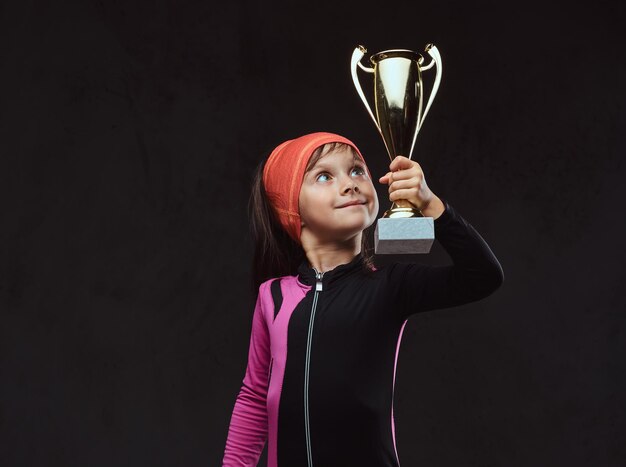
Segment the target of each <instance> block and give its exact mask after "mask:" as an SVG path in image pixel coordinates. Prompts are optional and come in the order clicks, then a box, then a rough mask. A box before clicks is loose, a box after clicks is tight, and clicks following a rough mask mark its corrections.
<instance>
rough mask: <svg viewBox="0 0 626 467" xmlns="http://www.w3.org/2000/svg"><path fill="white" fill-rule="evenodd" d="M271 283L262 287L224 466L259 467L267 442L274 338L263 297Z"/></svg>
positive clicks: (253, 318) (258, 297)
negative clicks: (271, 350)
mask: <svg viewBox="0 0 626 467" xmlns="http://www.w3.org/2000/svg"><path fill="white" fill-rule="evenodd" d="M266 288H267V282H264V283H263V284H261V286H260V287H259V294H258V296H257V301H256V305H255V307H254V316H253V317H252V332H251V335H250V348H249V351H248V366H247V368H246V373H245V376H244V378H243V384H242V385H241V390H240V391H239V394H238V395H237V399H236V401H235V406H234V408H233V413H232V416H231V419H230V427H229V429H228V437H227V438H226V449H225V451H224V460H223V463H222V467H234V466H238V467H239V466H256V465H257V463H258V461H259V457H261V453H262V452H263V447H264V446H265V442H266V439H267V406H266V398H267V386H268V374H269V364H270V339H269V332H268V329H267V323H266V321H265V318H264V316H263V308H262V306H261V301H262V300H261V297H262V294H263V293H264V292H266Z"/></svg>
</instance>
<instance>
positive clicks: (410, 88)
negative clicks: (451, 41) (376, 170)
mask: <svg viewBox="0 0 626 467" xmlns="http://www.w3.org/2000/svg"><path fill="white" fill-rule="evenodd" d="M425 51H426V52H427V53H428V54H429V55H430V57H431V61H430V63H429V64H428V65H426V66H422V64H423V63H424V57H423V56H422V54H420V53H418V52H414V51H412V50H407V49H393V50H385V51H382V52H378V53H376V54H374V55H372V56H371V57H370V63H371V65H372V67H367V66H365V65H363V64H362V63H361V59H362V58H363V56H364V55H365V53H366V52H367V49H366V48H365V47H363V46H361V45H359V46H358V47H356V48H355V49H354V52H353V53H352V60H351V72H352V80H353V82H354V86H355V88H356V90H357V92H358V94H359V96H360V97H361V100H362V101H363V104H365V108H366V109H367V111H368V113H369V114H370V117H372V120H373V121H374V124H375V125H376V128H378V131H379V133H380V135H381V137H382V139H383V142H384V143H385V148H386V149H387V153H388V154H389V158H390V159H391V160H393V159H394V158H395V157H396V156H399V155H402V156H404V157H407V158H409V159H410V158H411V154H412V153H413V148H414V146H415V140H416V138H417V134H418V132H419V131H420V128H421V126H422V123H423V121H424V118H425V117H426V114H427V113H428V110H429V109H430V106H431V104H432V101H433V99H434V97H435V95H436V94H437V89H438V88H439V83H440V81H441V72H442V64H441V56H440V55H439V51H438V50H437V47H435V46H434V45H433V44H428V45H427V46H426V48H425ZM433 66H435V69H436V75H435V79H434V82H433V87H432V89H431V92H430V96H429V99H428V103H427V104H426V107H425V108H424V109H423V110H422V108H423V101H424V89H423V83H422V71H425V70H428V69H430V68H432V67H433ZM357 67H358V68H361V69H362V70H363V71H365V72H367V73H372V74H373V75H374V108H375V110H376V115H375V116H374V113H373V112H372V109H371V108H370V105H369V103H368V101H367V99H366V98H365V94H364V93H363V90H362V88H361V84H360V82H359V77H358V74H357V70H358V69H357ZM434 239H435V228H434V222H433V218H432V217H424V216H423V215H422V213H421V212H420V211H419V210H418V209H417V208H416V207H415V206H414V205H413V204H412V203H410V202H409V201H407V200H397V201H396V202H393V203H392V206H391V208H389V209H388V210H387V211H385V214H384V215H383V217H382V218H380V219H378V221H377V223H376V230H375V231H374V252H375V253H376V254H407V253H429V252H430V248H431V246H432V244H433V241H434Z"/></svg>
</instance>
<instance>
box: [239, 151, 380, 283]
mask: <svg viewBox="0 0 626 467" xmlns="http://www.w3.org/2000/svg"><path fill="white" fill-rule="evenodd" d="M338 148H350V150H351V152H352V155H353V156H354V159H355V160H361V159H360V157H359V155H358V153H357V152H356V151H355V150H354V148H352V146H350V145H348V144H345V143H341V142H336V143H327V144H324V145H322V146H320V147H318V148H317V149H316V150H315V151H314V152H313V154H312V155H311V158H310V159H309V162H308V164H307V167H306V169H305V173H306V172H308V171H309V170H311V169H312V168H313V166H314V165H315V164H316V163H317V161H318V160H320V159H321V158H322V157H323V156H325V155H326V154H328V153H329V152H330V151H333V150H335V149H338ZM266 161H267V158H265V159H264V160H263V161H261V163H260V164H259V165H258V166H257V167H256V169H255V171H254V174H253V179H252V191H251V193H250V199H249V202H248V211H249V213H250V230H251V234H252V240H253V244H254V254H253V257H252V293H253V294H254V295H256V293H257V291H258V288H259V286H260V285H261V283H263V282H264V281H266V280H267V279H270V278H272V277H280V276H287V275H296V274H297V270H298V266H299V265H300V263H301V262H302V261H303V260H305V259H306V254H305V252H304V249H303V248H302V246H301V245H300V244H299V243H296V242H295V241H294V240H293V239H292V238H291V237H290V236H289V234H288V233H287V232H286V231H285V229H283V227H282V226H281V225H280V223H279V222H278V219H277V217H276V214H275V212H274V210H273V209H272V206H271V204H270V202H269V199H268V196H267V193H266V192H265V187H264V186H263V168H264V167H265V163H266ZM373 226H374V224H372V225H371V226H369V227H368V228H366V229H365V230H363V235H362V238H361V253H362V255H363V259H364V261H363V267H364V269H365V270H366V271H368V272H369V271H371V270H372V267H373V266H374V264H373V253H372V248H371V247H370V240H369V236H370V233H371V231H372V228H373Z"/></svg>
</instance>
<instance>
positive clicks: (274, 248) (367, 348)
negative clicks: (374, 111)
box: [222, 132, 504, 467]
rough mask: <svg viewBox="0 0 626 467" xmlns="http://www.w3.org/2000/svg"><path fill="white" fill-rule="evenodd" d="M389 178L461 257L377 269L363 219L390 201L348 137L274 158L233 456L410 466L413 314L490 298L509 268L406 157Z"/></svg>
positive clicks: (258, 220) (296, 142) (262, 205)
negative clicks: (401, 374) (401, 429)
mask: <svg viewBox="0 0 626 467" xmlns="http://www.w3.org/2000/svg"><path fill="white" fill-rule="evenodd" d="M389 168H390V172H388V173H387V174H386V175H384V176H383V177H381V178H380V179H379V182H380V183H383V184H388V185H389V199H390V200H391V201H395V200H399V199H404V200H408V201H410V202H411V203H412V204H413V205H415V206H416V207H417V208H418V209H419V210H420V211H421V213H422V214H423V215H424V216H426V217H433V218H434V225H435V237H436V239H437V240H438V241H439V243H440V244H441V245H442V246H443V247H444V249H445V250H446V251H447V252H448V254H449V255H450V257H451V259H452V261H453V263H454V264H452V265H446V266H428V265H422V264H418V263H393V264H391V265H388V266H384V267H380V268H376V267H375V266H374V265H373V260H372V257H371V254H370V252H369V249H368V247H367V242H366V237H367V236H366V232H364V230H365V229H367V228H368V227H370V226H372V225H373V224H374V223H375V221H376V218H377V215H378V208H379V204H378V198H377V195H376V190H375V188H374V185H373V183H372V178H371V175H370V173H369V170H368V168H367V166H366V165H365V161H364V159H363V156H362V155H361V153H360V151H359V150H358V148H357V147H356V146H355V145H354V143H352V142H351V141H350V140H348V139H347V138H345V137H342V136H339V135H336V134H332V133H324V132H319V133H312V134H308V135H304V136H301V137H299V138H295V139H292V140H289V141H286V142H284V143H282V144H280V145H279V146H278V147H277V148H276V149H274V151H272V153H271V154H270V155H269V157H268V158H267V160H266V161H264V162H262V163H261V165H260V166H259V168H258V169H257V173H256V176H255V181H254V187H253V191H252V195H251V207H252V230H253V234H254V237H255V247H256V250H255V257H254V283H255V292H256V291H257V289H258V295H257V301H256V306H255V309H254V315H253V318H252V332H251V337H250V346H249V353H248V365H247V368H246V372H245V376H244V379H243V384H242V386H241V390H240V392H239V394H238V396H237V398H236V401H235V404H234V409H233V412H232V417H231V421H230V427H229V431H228V437H227V440H226V448H225V452H224V459H223V464H222V465H223V466H226V467H231V466H256V465H257V463H258V460H259V457H260V455H261V453H262V450H263V447H264V446H265V442H266V440H267V441H268V467H305V466H306V467H312V466H316V467H334V466H341V467H347V466H359V467H364V466H372V467H383V466H384V467H391V466H393V467H399V465H400V462H399V459H398V454H397V451H396V443H395V428H394V418H393V392H394V383H395V375H396V362H397V357H398V349H399V347H400V340H401V338H402V331H403V329H404V326H405V324H406V322H407V319H408V318H409V317H410V316H411V315H413V314H415V313H420V312H424V311H428V310H434V309H438V308H447V307H452V306H457V305H462V304H465V303H468V302H472V301H476V300H480V299H482V298H485V297H487V296H489V295H490V294H492V293H493V292H494V291H495V290H496V289H498V288H499V287H500V285H501V284H502V282H503V280H504V274H503V271H502V268H501V266H500V263H499V262H498V260H497V259H496V257H495V256H494V254H493V253H492V251H491V249H490V248H489V246H488V245H487V243H485V241H484V240H483V239H482V237H481V236H480V235H479V234H478V232H476V230H474V228H473V227H472V226H471V225H470V224H469V223H467V222H466V221H465V220H464V219H463V218H462V217H461V216H460V215H459V214H458V213H457V212H456V211H455V210H454V208H452V206H450V204H449V203H448V202H447V201H445V200H442V199H441V198H439V197H437V196H436V195H435V194H434V193H433V192H432V191H431V190H430V189H429V188H428V186H427V184H426V180H425V178H424V174H423V172H422V170H421V168H420V166H419V164H418V163H417V162H415V161H411V160H410V159H408V158H406V157H402V156H398V157H396V158H395V159H394V160H393V161H392V162H391V164H390V166H389Z"/></svg>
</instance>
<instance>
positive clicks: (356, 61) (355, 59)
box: [350, 45, 382, 135]
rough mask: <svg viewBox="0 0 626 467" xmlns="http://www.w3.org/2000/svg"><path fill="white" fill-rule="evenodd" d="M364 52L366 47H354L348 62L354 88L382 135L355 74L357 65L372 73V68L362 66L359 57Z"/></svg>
mask: <svg viewBox="0 0 626 467" xmlns="http://www.w3.org/2000/svg"><path fill="white" fill-rule="evenodd" d="M365 52H367V49H366V48H365V47H363V46H362V45H359V46H358V47H357V48H355V49H354V52H352V60H351V63H350V71H351V72H352V81H354V87H355V88H356V92H358V93H359V96H361V100H362V101H363V104H365V108H366V109H367V112H368V113H369V114H370V117H372V120H373V121H374V125H376V128H378V131H379V133H380V134H381V135H382V130H381V129H380V126H378V122H377V121H376V117H374V113H373V112H372V109H371V108H370V105H369V103H368V102H367V99H366V98H365V94H363V89H361V83H360V82H359V75H358V74H357V65H358V66H359V67H360V68H361V70H363V71H366V72H367V73H374V69H373V68H368V67H366V66H363V64H362V63H361V59H362V58H363V55H365Z"/></svg>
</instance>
